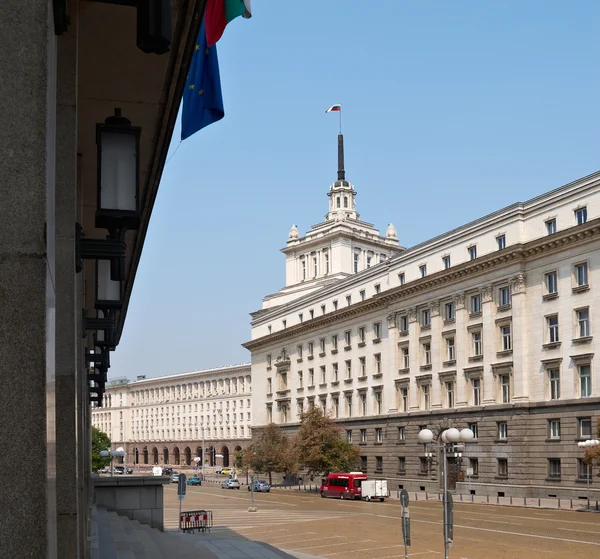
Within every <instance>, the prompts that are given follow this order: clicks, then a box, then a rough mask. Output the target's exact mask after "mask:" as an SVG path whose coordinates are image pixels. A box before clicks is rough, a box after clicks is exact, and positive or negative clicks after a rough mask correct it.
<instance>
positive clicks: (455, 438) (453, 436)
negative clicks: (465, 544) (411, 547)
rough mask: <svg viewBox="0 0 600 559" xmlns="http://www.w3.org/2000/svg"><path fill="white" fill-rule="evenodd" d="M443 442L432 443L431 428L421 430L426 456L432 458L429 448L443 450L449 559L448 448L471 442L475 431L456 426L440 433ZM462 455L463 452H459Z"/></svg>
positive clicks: (445, 558) (445, 547) (444, 508)
mask: <svg viewBox="0 0 600 559" xmlns="http://www.w3.org/2000/svg"><path fill="white" fill-rule="evenodd" d="M440 438H441V440H442V442H441V444H432V442H433V439H434V434H433V431H432V430H431V429H422V430H421V431H420V432H419V435H418V439H419V442H420V443H422V444H423V445H425V456H427V457H428V458H431V457H432V456H433V452H432V451H431V450H429V449H437V450H441V451H442V480H443V490H444V498H443V501H442V505H443V510H444V559H448V550H449V548H450V546H451V545H452V538H453V529H452V497H451V495H450V493H449V492H448V472H447V455H448V450H454V448H455V447H454V445H455V444H459V443H462V444H466V443H470V442H471V441H472V440H473V439H474V438H475V433H473V431H471V429H461V430H460V431H459V430H458V429H456V428H455V427H451V428H450V429H446V430H444V431H442V434H441V435H440ZM459 454H461V455H462V453H459Z"/></svg>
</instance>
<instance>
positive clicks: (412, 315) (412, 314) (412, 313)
mask: <svg viewBox="0 0 600 559" xmlns="http://www.w3.org/2000/svg"><path fill="white" fill-rule="evenodd" d="M407 314H408V322H416V321H417V309H416V308H415V307H411V308H410V309H408V312H407Z"/></svg>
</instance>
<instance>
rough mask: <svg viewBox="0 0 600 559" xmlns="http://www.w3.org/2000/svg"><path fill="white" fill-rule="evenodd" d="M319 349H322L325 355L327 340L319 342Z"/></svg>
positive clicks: (322, 339)
mask: <svg viewBox="0 0 600 559" xmlns="http://www.w3.org/2000/svg"><path fill="white" fill-rule="evenodd" d="M319 348H320V349H321V353H325V338H321V339H320V340H319Z"/></svg>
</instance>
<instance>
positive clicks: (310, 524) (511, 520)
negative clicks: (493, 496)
mask: <svg viewBox="0 0 600 559" xmlns="http://www.w3.org/2000/svg"><path fill="white" fill-rule="evenodd" d="M164 501H165V503H164V507H165V528H166V529H177V527H178V513H179V501H178V500H177V486H176V484H171V485H169V486H166V488H165V498H164ZM250 504H251V502H250V493H249V492H248V490H247V488H246V486H243V487H242V489H241V490H225V489H221V488H220V485H218V484H216V483H214V484H211V483H205V484H204V485H202V486H201V487H188V488H187V496H186V499H185V500H184V501H183V502H182V510H184V511H185V510H196V509H210V510H212V511H213V518H214V527H213V529H212V531H211V535H210V536H211V537H230V536H232V535H236V536H242V537H245V538H248V539H251V540H257V541H262V542H267V543H269V544H271V545H273V546H275V547H278V548H280V549H283V550H289V551H294V552H299V553H305V554H308V555H311V556H319V557H327V558H332V559H402V558H404V557H405V555H404V544H403V540H402V531H401V521H400V515H401V507H400V504H399V502H398V501H394V500H391V501H387V502H385V503H380V502H371V503H366V502H359V501H340V500H337V499H322V498H321V497H320V496H319V495H318V494H315V493H304V492H302V493H301V492H298V491H281V490H273V491H271V493H258V494H257V493H255V494H254V504H255V506H257V507H258V512H248V507H249V506H250ZM410 516H411V539H412V545H411V547H409V549H408V556H409V557H417V558H418V559H434V558H436V557H442V558H443V557H444V544H443V537H442V507H441V504H440V503H435V502H424V501H418V502H411V503H410ZM450 557H451V558H453V559H454V558H456V559H505V558H506V559H508V558H510V559H531V558H533V557H535V558H537V557H543V558H547V559H555V558H556V559H558V558H560V559H579V558H582V559H583V558H586V559H589V558H591V557H600V513H581V512H570V511H554V510H545V509H531V508H527V509H524V508H519V507H510V508H509V507H502V506H496V505H477V504H471V503H455V504H454V546H453V547H452V549H451V550H450Z"/></svg>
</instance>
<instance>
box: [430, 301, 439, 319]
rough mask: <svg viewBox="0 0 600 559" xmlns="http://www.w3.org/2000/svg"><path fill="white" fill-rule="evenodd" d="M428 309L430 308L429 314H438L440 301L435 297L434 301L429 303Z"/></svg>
mask: <svg viewBox="0 0 600 559" xmlns="http://www.w3.org/2000/svg"><path fill="white" fill-rule="evenodd" d="M430 309H431V316H432V317H434V316H440V301H439V299H436V300H435V301H432V302H431V304H430Z"/></svg>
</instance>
